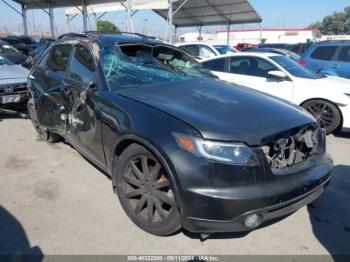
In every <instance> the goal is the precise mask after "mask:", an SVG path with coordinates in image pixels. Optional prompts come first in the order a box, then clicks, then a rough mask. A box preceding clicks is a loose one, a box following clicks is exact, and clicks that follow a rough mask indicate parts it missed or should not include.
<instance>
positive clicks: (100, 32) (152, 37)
mask: <svg viewBox="0 0 350 262" xmlns="http://www.w3.org/2000/svg"><path fill="white" fill-rule="evenodd" d="M84 33H86V34H128V35H137V36H141V37H143V38H150V39H157V37H154V36H148V35H143V34H140V33H131V32H123V31H119V32H115V31H85V32H84Z"/></svg>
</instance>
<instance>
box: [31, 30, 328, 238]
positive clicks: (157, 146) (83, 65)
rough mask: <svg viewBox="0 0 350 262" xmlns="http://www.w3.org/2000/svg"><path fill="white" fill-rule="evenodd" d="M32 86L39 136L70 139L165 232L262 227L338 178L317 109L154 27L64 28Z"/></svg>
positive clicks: (135, 210)
mask: <svg viewBox="0 0 350 262" xmlns="http://www.w3.org/2000/svg"><path fill="white" fill-rule="evenodd" d="M28 85H29V89H30V93H31V99H30V101H29V103H28V111H29V114H30V116H31V119H32V121H33V124H34V127H35V129H36V130H37V131H38V134H39V136H40V138H41V139H43V140H46V141H51V142H53V141H57V140H59V139H60V138H64V139H65V140H66V141H68V142H69V143H71V144H72V145H73V146H74V147H75V148H76V149H77V150H78V151H79V152H80V153H81V154H82V155H84V156H85V157H86V158H87V159H89V160H90V161H92V162H93V163H94V164H95V165H97V166H98V167H99V168H101V169H102V170H104V171H105V172H106V173H107V174H109V175H110V176H111V180H112V185H113V188H114V190H115V192H116V193H117V195H118V197H119V200H120V202H121V205H122V207H123V209H124V210H125V212H126V214H127V215H128V216H129V217H130V219H131V220H132V221H133V222H134V223H135V224H136V225H137V226H139V227H140V228H142V229H143V230H145V231H147V232H149V233H152V234H155V235H168V234H171V233H173V232H175V231H177V230H178V229H179V228H181V227H184V228H186V229H188V230H189V231H192V232H199V233H207V234H210V233H213V232H225V231H247V230H248V231H249V230H253V229H255V228H257V227H259V226H260V225H261V224H262V223H264V222H266V221H270V220H272V219H274V218H277V217H280V216H284V215H286V214H289V213H292V212H294V211H295V210H297V209H299V208H300V207H302V206H304V205H306V204H308V203H310V202H312V201H313V200H314V199H316V198H317V197H318V196H319V195H320V194H321V193H322V192H323V190H324V188H325V187H326V185H327V184H328V182H329V180H330V177H331V172H332V169H333V164H332V160H331V159H330V158H329V156H328V155H327V154H326V153H325V135H324V133H323V131H322V129H321V128H319V127H318V126H317V124H316V122H315V120H314V118H313V117H312V116H311V115H310V114H307V113H305V112H304V111H303V110H301V109H300V108H299V107H297V106H294V105H292V104H286V103H284V102H283V101H281V100H280V99H278V98H274V97H272V96H267V95H264V94H261V93H260V92H257V91H254V90H251V89H247V88H244V87H239V86H236V87H235V88H232V87H234V86H232V85H231V84H227V83H224V82H222V81H220V80H218V79H217V78H216V77H214V76H213V75H212V74H211V73H210V72H208V70H206V69H204V68H203V67H202V66H201V65H200V64H199V63H197V62H196V61H195V60H194V59H192V58H191V57H190V56H188V55H187V54H186V53H184V52H183V51H181V50H180V49H177V48H175V47H174V46H171V45H167V44H165V43H163V42H161V41H159V40H155V39H151V38H148V37H146V36H140V35H133V34H126V33H120V34H102V33H88V34H68V35H63V36H61V37H60V38H59V39H58V41H56V42H55V43H54V44H53V45H51V46H50V47H49V49H48V51H47V53H46V54H45V55H44V56H43V57H42V58H41V60H40V61H39V62H38V63H36V64H35V65H34V67H33V69H32V71H31V74H30V76H29V83H28ZM97 197H98V196H97Z"/></svg>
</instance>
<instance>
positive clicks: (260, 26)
mask: <svg viewBox="0 0 350 262" xmlns="http://www.w3.org/2000/svg"><path fill="white" fill-rule="evenodd" d="M259 31H260V43H262V38H263V29H262V23H259Z"/></svg>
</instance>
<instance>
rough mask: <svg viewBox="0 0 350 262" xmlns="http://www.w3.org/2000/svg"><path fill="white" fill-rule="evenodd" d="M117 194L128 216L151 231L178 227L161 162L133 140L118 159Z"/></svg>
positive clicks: (166, 231)
mask: <svg viewBox="0 0 350 262" xmlns="http://www.w3.org/2000/svg"><path fill="white" fill-rule="evenodd" d="M118 167H119V168H118V169H119V170H122V172H120V173H119V172H118V174H116V175H117V194H118V197H119V200H120V202H121V204H122V206H123V208H124V210H125V212H126V213H127V215H128V216H129V217H130V218H131V220H132V221H133V222H134V223H135V224H136V225H137V226H139V227H140V228H142V229H143V230H145V231H147V232H149V233H151V234H154V235H161V236H164V235H169V234H172V233H173V232H175V231H177V230H178V229H179V228H180V215H179V210H178V207H177V204H176V201H175V195H174V191H173V187H172V183H171V181H170V179H169V177H168V175H167V173H166V171H165V169H164V167H163V166H162V164H161V163H160V162H159V161H158V160H157V159H156V158H155V157H154V156H153V154H151V153H150V152H149V151H148V150H147V149H145V148H144V147H142V146H140V145H137V144H133V145H131V146H129V147H128V148H127V149H126V150H125V151H124V152H123V154H122V155H121V156H120V157H119V159H118Z"/></svg>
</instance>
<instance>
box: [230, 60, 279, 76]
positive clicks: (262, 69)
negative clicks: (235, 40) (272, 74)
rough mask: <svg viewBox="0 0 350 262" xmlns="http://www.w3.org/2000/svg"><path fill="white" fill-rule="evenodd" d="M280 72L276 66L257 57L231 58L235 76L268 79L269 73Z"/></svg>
mask: <svg viewBox="0 0 350 262" xmlns="http://www.w3.org/2000/svg"><path fill="white" fill-rule="evenodd" d="M273 70H278V69H277V68H276V67H275V66H274V65H272V64H270V63H269V62H267V61H265V60H264V59H261V58H256V57H231V59H230V72H231V73H234V74H241V75H249V76H257V77H268V72H269V71H273Z"/></svg>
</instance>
